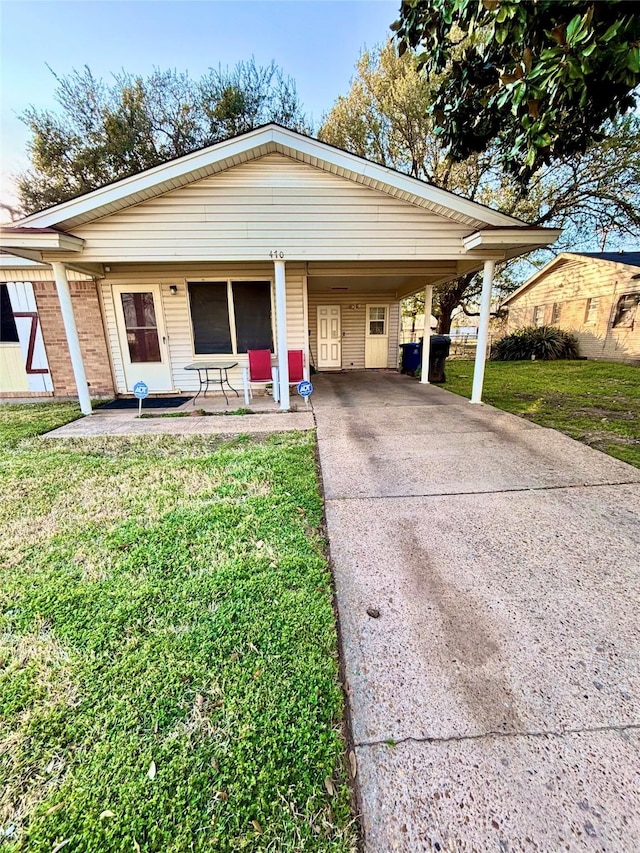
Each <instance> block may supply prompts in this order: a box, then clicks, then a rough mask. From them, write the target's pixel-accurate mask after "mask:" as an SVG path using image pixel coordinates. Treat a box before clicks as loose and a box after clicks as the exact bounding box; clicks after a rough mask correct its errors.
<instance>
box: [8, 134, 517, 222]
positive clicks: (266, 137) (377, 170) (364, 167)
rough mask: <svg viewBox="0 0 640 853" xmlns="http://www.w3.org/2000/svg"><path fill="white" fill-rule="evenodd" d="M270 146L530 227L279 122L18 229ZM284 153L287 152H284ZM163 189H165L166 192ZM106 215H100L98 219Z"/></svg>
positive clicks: (486, 218) (484, 217) (486, 217)
mask: <svg viewBox="0 0 640 853" xmlns="http://www.w3.org/2000/svg"><path fill="white" fill-rule="evenodd" d="M261 146H263V147H265V146H266V148H267V153H269V151H271V152H272V153H275V152H277V151H278V149H290V150H291V151H294V152H297V153H299V154H300V155H302V156H305V155H306V156H307V157H312V158H314V159H316V160H318V161H320V162H324V163H327V164H328V165H330V166H334V167H337V168H341V169H344V170H346V171H348V172H351V173H353V174H354V175H360V176H362V177H363V178H365V179H370V180H372V181H377V182H379V183H381V184H384V185H387V186H389V187H392V188H394V189H396V190H398V191H400V192H406V193H409V194H410V195H413V196H415V197H416V198H420V199H422V200H424V201H426V202H427V203H430V204H434V205H438V206H441V207H444V208H447V209H449V210H452V211H453V212H455V213H458V214H460V215H462V216H466V217H469V218H470V219H473V220H475V221H479V222H486V224H487V225H488V226H495V227H505V226H507V227H508V226H515V228H516V229H519V228H525V227H527V226H526V224H525V223H522V222H521V221H520V220H518V219H514V218H512V217H510V216H506V215H505V214H502V213H498V212H497V211H494V210H491V208H488V207H483V206H482V205H479V204H477V203H476V202H473V201H469V200H468V199H465V198H462V197H459V196H457V195H455V194H454V193H451V192H449V191H447V190H442V189H439V188H438V187H435V186H432V185H431V184H426V183H424V182H423V181H419V180H417V179H416V178H411V177H410V176H408V175H403V174H402V173H400V172H395V171H394V170H392V169H389V168H388V167H386V166H379V165H378V164H377V163H372V162H370V161H367V160H364V159H363V158H361V157H357V156H356V155H355V154H349V153H348V152H345V151H340V150H339V149H335V148H333V147H331V146H328V145H326V144H325V143H323V142H320V141H319V140H316V139H312V138H310V137H305V136H302V135H301V134H297V133H295V132H293V131H290V130H287V129H285V128H281V127H278V126H275V125H267V126H266V127H263V128H259V129H256V130H254V131H249V132H248V133H246V134H244V135H243V136H241V137H237V138H235V139H229V140H225V141H223V142H218V143H216V144H215V145H214V146H211V147H209V148H205V149H203V150H201V151H195V152H193V153H191V154H186V155H185V156H184V157H180V158H179V159H178V160H172V161H170V162H169V163H163V164H161V165H159V166H154V167H153V168H152V169H148V170H147V171H145V172H142V173H141V174H139V175H132V176H131V177H129V178H124V179H123V180H121V181H118V182H117V183H115V184H110V185H109V186H106V187H102V188H99V189H97V190H93V192H90V193H87V194H85V195H83V196H80V197H79V198H76V199H71V200H70V201H66V202H63V203H62V204H59V205H56V206H55V207H53V208H50V209H49V210H44V211H41V212H40V213H33V214H31V215H30V216H27V217H25V218H24V219H22V220H20V221H19V222H17V223H15V226H14V227H26V226H38V227H51V226H54V225H58V224H59V223H61V222H64V221H66V220H70V219H73V218H75V217H77V216H82V215H86V214H89V213H91V211H93V210H96V211H99V210H100V209H101V208H104V207H107V206H109V205H111V204H114V203H117V202H124V201H125V200H126V199H127V197H129V196H132V195H134V194H137V193H140V192H144V191H145V190H146V191H148V190H152V189H153V188H154V187H157V186H158V185H159V184H162V183H164V182H169V181H172V180H175V179H179V178H184V177H185V176H187V175H188V174H190V173H193V172H197V171H199V170H200V169H206V168H210V167H211V166H212V165H214V164H216V163H221V162H223V161H224V160H231V159H233V158H234V157H237V156H239V155H243V154H247V153H248V152H249V151H251V150H253V149H258V148H259V147H261ZM281 153H284V152H283V151H281ZM163 192H164V190H163ZM102 215H104V214H103V213H97V215H96V217H95V218H96V219H98V218H100V217H101V216H102Z"/></svg>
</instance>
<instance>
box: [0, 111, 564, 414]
mask: <svg viewBox="0 0 640 853" xmlns="http://www.w3.org/2000/svg"><path fill="white" fill-rule="evenodd" d="M558 234H559V232H558V231H557V230H553V229H545V228H537V227H531V226H529V225H527V224H526V223H523V222H521V221H520V220H517V219H514V218H512V217H509V216H505V215H504V214H501V213H498V212H496V211H494V210H491V209H490V208H487V207H484V206H482V205H479V204H477V203H474V202H471V201H468V200H467V199H465V198H462V197H460V196H457V195H455V194H453V193H450V192H447V191H445V190H441V189H439V188H437V187H434V186H432V185H430V184H426V183H424V182H423V181H419V180H416V179H415V178H411V177H409V176H407V175H403V174H401V173H398V172H395V171H393V170H391V169H388V168H385V167H383V166H379V165H377V164H375V163H372V162H369V161H367V160H364V159H362V158H360V157H356V156H355V155H352V154H348V153H346V152H344V151H341V150H339V149H336V148H334V147H332V146H330V145H327V144H326V143H323V142H320V141H318V140H316V139H312V138H310V137H306V136H303V135H301V134H298V133H295V132H294V131H291V130H287V129H285V128H282V127H280V126H278V125H274V124H270V125H266V126H265V127H262V128H257V129H256V130H253V131H250V132H249V133H246V134H243V135H242V136H239V137H236V138H234V139H230V140H226V141H224V142H221V143H218V144H216V145H213V146H210V147H208V148H205V149H202V150H201V151H196V152H193V153H192V154H188V155H186V156H184V157H180V158H178V159H176V160H172V161H170V162H168V163H165V164H163V165H160V166H157V167H155V168H153V169H149V170H147V171H145V172H142V173H140V174H138V175H134V176H132V177H130V178H126V179H124V180H121V181H118V182H116V183H114V184H111V185H109V186H106V187H102V188H101V189H97V190H95V191H93V192H90V193H87V194H86V195H84V196H80V197H78V198H75V199H72V200H71V201H67V202H64V203H63V204H59V205H57V206H55V207H53V208H50V209H48V210H44V211H41V212H39V213H35V214H32V215H30V216H28V217H26V218H25V219H23V220H21V221H20V222H16V223H12V224H11V225H10V226H3V227H2V228H0V248H1V249H2V250H3V251H5V252H7V253H9V254H11V255H15V256H20V257H26V258H30V259H32V260H36V261H38V262H40V263H44V264H49V265H51V269H52V271H53V275H51V274H47V275H48V278H49V280H51V279H52V278H53V279H54V280H55V282H56V288H57V293H58V297H59V299H60V309H61V316H62V318H63V320H64V322H65V328H66V329H67V338H68V341H69V345H70V353H71V363H72V365H73V369H74V374H75V377H76V382H77V386H78V394H79V396H80V401H81V405H82V406H83V411H85V410H86V411H88V410H89V403H88V395H87V389H86V384H85V375H86V374H89V373H90V372H91V371H90V365H89V364H88V356H89V352H88V347H87V346H86V345H85V346H84V347H83V346H82V341H81V342H80V347H78V346H77V345H76V344H77V339H76V336H75V325H78V326H79V327H80V332H81V334H82V330H83V329H85V330H86V329H87V328H90V329H91V335H92V338H93V340H94V342H95V344H96V347H97V348H98V349H101V348H102V347H103V345H104V347H105V348H106V351H107V358H106V359H104V358H103V357H100V359H101V361H102V362H103V363H104V364H105V365H106V364H108V365H109V367H110V373H111V377H112V383H113V389H114V390H115V392H116V393H117V394H127V393H131V391H132V388H133V385H134V384H135V382H136V381H138V380H144V381H145V382H146V383H147V384H148V385H149V387H150V389H151V391H152V392H171V391H177V390H180V391H183V392H184V391H186V392H195V391H196V390H197V387H198V386H197V377H196V375H195V374H194V372H193V371H187V370H185V367H186V366H187V365H188V364H189V363H190V362H193V361H196V362H198V361H199V362H203V361H211V362H215V363H218V364H221V363H234V362H235V363H237V366H236V367H235V368H233V370H231V371H230V374H229V375H230V378H231V379H232V382H233V381H235V383H236V385H237V386H239V385H240V381H241V380H240V370H241V368H242V366H243V365H245V364H246V363H247V355H246V353H247V349H254V348H255V349H264V348H269V349H271V350H272V352H273V353H274V358H275V359H278V361H279V363H280V371H279V376H280V391H281V394H280V397H281V407H282V408H285V407H287V406H288V405H289V388H288V381H287V380H288V373H287V368H286V360H285V362H284V364H283V361H282V359H280V358H279V355H278V354H279V353H280V352H283V351H284V350H286V349H302V350H303V351H304V352H305V356H306V359H307V363H309V362H310V361H311V362H312V363H315V366H316V368H317V369H318V370H340V369H361V368H395V367H396V366H397V356H398V337H399V328H400V300H401V299H402V298H404V297H405V296H409V295H411V294H414V293H417V292H419V291H426V292H427V293H429V300H430V289H429V288H430V287H431V286H433V285H436V284H439V283H442V282H446V281H449V280H451V279H453V278H456V277H458V276H460V275H461V274H463V273H467V272H470V271H472V270H478V269H480V268H482V267H484V269H485V282H486V285H487V287H488V288H490V286H491V280H492V276H493V267H494V262H496V261H499V260H503V259H505V258H511V257H515V256H517V255H519V254H522V253H524V252H528V251H531V250H532V249H535V248H538V247H540V246H543V245H548V244H549V243H551V242H553V241H554V240H555V239H556V238H557V236H558ZM76 273H81V274H83V275H85V276H88V277H89V278H90V279H91V287H93V282H95V286H96V292H95V294H93V291H92V296H91V301H92V307H91V308H90V309H88V310H89V312H90V314H91V317H90V319H88V318H85V319H84V320H83V319H82V318H81V317H80V316H79V308H80V301H79V299H78V293H77V292H75V293H74V296H75V299H74V300H70V299H69V298H68V293H69V287H70V282H72V283H71V289H72V291H73V290H74V289H75V290H76V291H77V289H78V282H76V283H75V284H73V276H74V275H75V274H76ZM84 281H85V282H87V287H88V286H89V282H88V280H86V279H85V280H84ZM72 301H73V308H74V310H72V309H71V302H72ZM429 304H430V301H429ZM74 315H75V316H74ZM43 327H44V321H43ZM102 328H104V332H105V334H104V335H103V334H102V332H101V329H102ZM46 344H47V342H46V333H45V345H46ZM47 353H48V357H49V360H50V362H52V360H53V354H52V352H51V347H47ZM87 378H88V379H89V381H90V382H92V380H91V378H90V377H89V376H87ZM53 384H54V390H56V382H55V377H54V383H53ZM102 387H103V386H100V388H101V390H102ZM90 390H91V392H93V391H95V390H96V387H94V384H93V382H92V384H91V387H90Z"/></svg>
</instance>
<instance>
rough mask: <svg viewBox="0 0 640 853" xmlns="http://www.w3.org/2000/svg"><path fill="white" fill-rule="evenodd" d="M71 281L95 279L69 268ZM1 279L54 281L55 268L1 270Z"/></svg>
mask: <svg viewBox="0 0 640 853" xmlns="http://www.w3.org/2000/svg"><path fill="white" fill-rule="evenodd" d="M67 279H68V280H69V281H93V279H92V278H91V276H89V275H84V274H83V273H81V272H75V271H74V270H70V269H68V270H67ZM0 281H2V282H5V281H54V277H53V270H51V269H47V270H34V269H29V268H28V267H17V268H16V269H4V270H0Z"/></svg>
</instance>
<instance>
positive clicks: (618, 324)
mask: <svg viewBox="0 0 640 853" xmlns="http://www.w3.org/2000/svg"><path fill="white" fill-rule="evenodd" d="M638 305H640V293H625V294H623V295H622V296H621V297H620V299H618V304H617V305H616V313H615V316H614V318H613V323H612V324H611V325H612V327H613V328H614V329H615V328H627V329H633V327H634V325H635V321H636V315H637V313H638Z"/></svg>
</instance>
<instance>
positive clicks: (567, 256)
mask: <svg viewBox="0 0 640 853" xmlns="http://www.w3.org/2000/svg"><path fill="white" fill-rule="evenodd" d="M582 258H590V259H591V260H594V261H603V262H605V263H609V264H624V265H625V266H629V267H640V252H562V253H561V254H560V255H558V256H557V257H556V258H553V259H552V260H550V261H549V263H548V264H545V265H544V266H543V267H542V268H541V269H539V270H538V271H537V272H535V273H534V274H533V275H532V276H531V278H528V279H527V280H526V281H525V283H524V284H521V285H520V287H519V288H518V289H517V290H514V291H513V293H510V294H509V296H507V297H506V298H505V299H503V300H502V303H501V304H502V305H507V304H508V303H509V302H511V301H512V300H513V299H515V298H516V296H520V295H521V294H522V293H524V291H525V290H528V289H529V288H530V287H532V286H533V285H534V284H535V283H536V282H537V281H538V280H539V279H540V278H543V277H544V276H545V275H547V273H549V272H551V271H552V270H554V269H555V268H556V267H559V266H562V264H565V263H568V262H569V261H574V262H575V261H580V260H581V259H582Z"/></svg>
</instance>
